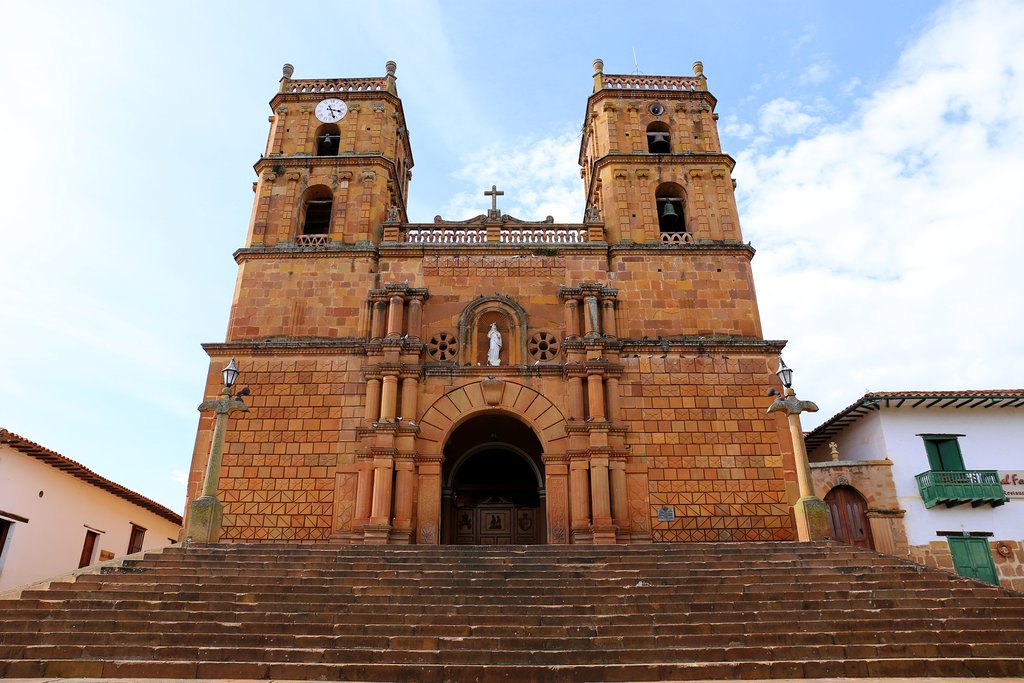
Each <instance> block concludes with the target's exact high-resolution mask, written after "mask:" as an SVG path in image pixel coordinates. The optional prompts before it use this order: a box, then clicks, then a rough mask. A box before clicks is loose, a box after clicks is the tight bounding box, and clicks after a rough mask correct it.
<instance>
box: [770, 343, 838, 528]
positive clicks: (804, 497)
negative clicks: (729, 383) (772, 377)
mask: <svg viewBox="0 0 1024 683" xmlns="http://www.w3.org/2000/svg"><path fill="white" fill-rule="evenodd" d="M775 374H776V375H778V376H779V380H781V381H782V386H784V387H785V393H784V394H783V396H781V397H779V398H776V399H775V400H774V401H773V402H772V404H771V406H769V408H768V412H769V413H774V412H776V411H782V412H784V413H786V415H787V417H788V419H789V435H790V437H791V439H792V441H793V456H794V460H795V461H796V463H795V464H796V481H797V486H798V488H799V491H800V498H799V499H798V500H797V501H796V504H795V505H794V506H793V511H794V513H795V516H796V532H797V538H798V539H799V540H801V541H819V540H822V539H825V538H828V537H829V536H831V534H832V532H831V528H830V527H829V522H828V507H827V506H826V505H825V501H823V500H822V499H821V498H818V497H817V496H816V495H814V482H813V480H812V478H811V465H810V463H809V462H808V460H807V446H806V444H805V443H804V430H803V427H801V426H800V413H803V412H808V413H814V412H817V411H818V406H817V405H815V404H814V402H812V401H801V400H799V399H798V398H797V397H796V392H795V391H793V370H792V369H791V368H789V367H788V366H787V365H786V363H785V362H784V361H783V360H782V356H781V355H780V356H779V369H778V370H777V371H776V372H775ZM773 391H774V390H773Z"/></svg>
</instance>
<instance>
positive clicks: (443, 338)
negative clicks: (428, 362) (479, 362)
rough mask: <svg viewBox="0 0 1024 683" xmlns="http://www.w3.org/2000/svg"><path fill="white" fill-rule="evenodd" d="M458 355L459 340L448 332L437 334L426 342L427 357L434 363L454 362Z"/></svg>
mask: <svg viewBox="0 0 1024 683" xmlns="http://www.w3.org/2000/svg"><path fill="white" fill-rule="evenodd" d="M458 353H459V340H458V339H456V338H455V335H454V334H451V333H449V332H438V333H437V334H435V335H434V336H433V337H431V338H430V341H429V342H427V355H429V356H430V357H431V358H432V359H434V360H436V361H449V360H455V357H456V356H457V355H458Z"/></svg>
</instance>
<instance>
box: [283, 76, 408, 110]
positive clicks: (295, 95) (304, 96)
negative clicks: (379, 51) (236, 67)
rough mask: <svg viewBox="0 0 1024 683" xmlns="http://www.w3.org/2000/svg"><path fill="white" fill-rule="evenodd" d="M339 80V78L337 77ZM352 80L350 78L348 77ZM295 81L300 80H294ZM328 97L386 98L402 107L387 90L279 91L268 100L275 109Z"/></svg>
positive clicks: (312, 102)
mask: <svg viewBox="0 0 1024 683" xmlns="http://www.w3.org/2000/svg"><path fill="white" fill-rule="evenodd" d="M339 80H340V79H339ZM349 80H352V79H349ZM295 82H296V83H300V82H301V81H299V80H296V81H295ZM328 97H337V98H338V99H341V100H345V101H346V102H354V101H356V100H388V101H390V102H391V104H393V105H395V106H396V107H398V108H399V109H401V107H402V100H401V98H399V97H398V95H393V94H392V93H389V92H388V91H387V90H383V89H381V90H339V91H337V92H334V91H331V92H324V91H320V90H317V91H312V90H311V91H309V92H279V93H277V94H276V95H274V97H273V98H271V100H270V108H271V109H272V110H274V111H277V108H278V107H279V106H281V105H282V104H283V105H288V104H293V103H299V102H309V103H311V104H315V103H317V102H319V101H320V100H322V99H325V98H328Z"/></svg>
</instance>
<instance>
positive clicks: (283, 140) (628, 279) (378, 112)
mask: <svg viewBox="0 0 1024 683" xmlns="http://www.w3.org/2000/svg"><path fill="white" fill-rule="evenodd" d="M395 73H396V67H395V64H394V63H393V62H389V63H388V64H387V65H386V73H385V75H384V76H383V77H370V78H325V79H296V78H293V68H292V67H291V66H290V65H285V68H284V75H283V78H282V79H281V82H280V88H279V91H278V92H277V93H276V94H275V95H274V96H273V98H272V99H271V101H270V107H271V112H272V113H271V116H270V119H269V120H270V131H269V136H268V141H267V146H266V149H265V150H264V152H263V154H262V155H260V156H259V161H258V162H257V163H256V165H255V170H256V174H257V180H256V182H255V184H254V192H255V199H254V206H253V212H252V218H251V221H250V224H249V231H248V235H247V237H246V239H245V244H244V246H243V247H242V248H240V249H238V250H237V251H236V252H235V254H234V258H235V261H236V262H237V264H238V279H237V284H236V287H235V293H234V299H233V303H232V306H231V312H230V319H229V323H228V331H227V338H226V341H224V342H223V343H210V344H206V345H204V349H205V350H206V351H207V353H208V354H209V356H210V366H209V373H208V376H207V381H206V389H205V391H206V396H207V397H208V398H209V397H214V396H216V395H217V394H218V392H220V390H221V388H222V383H221V368H223V367H224V366H225V365H226V364H227V363H228V362H229V361H230V360H231V359H232V358H235V359H236V360H237V366H238V368H239V370H240V371H241V376H240V379H239V386H245V387H248V388H249V389H250V391H251V393H250V394H249V395H248V396H247V397H246V398H245V401H246V402H247V403H248V405H249V411H248V412H247V413H235V414H234V415H233V416H232V417H231V418H230V419H229V422H228V427H227V431H226V446H225V450H224V456H223V462H222V466H221V469H220V480H219V489H218V497H219V499H220V501H222V503H223V520H222V531H221V540H224V541H292V540H294V541H333V542H342V543H372V544H401V543H417V544H541V543H548V544H565V543H599V544H607V543H631V542H650V541H663V542H685V541H733V540H737V541H739V540H747V541H771V540H790V539H793V538H794V524H793V521H792V517H791V506H792V504H793V502H794V501H795V500H796V498H797V489H796V476H795V473H794V466H793V453H792V450H793V449H792V445H791V442H790V437H789V432H788V427H787V423H786V421H785V418H784V417H776V416H774V415H769V414H766V412H765V409H766V407H767V405H768V403H770V400H771V399H769V398H768V397H767V393H768V390H769V389H770V388H772V387H777V386H778V383H777V380H776V378H775V376H774V374H773V373H774V370H775V367H776V365H775V364H776V361H775V359H776V357H777V356H778V354H779V352H780V350H781V348H782V346H783V344H784V343H783V342H781V341H771V340H765V339H763V338H762V333H761V323H760V319H759V315H758V308H757V299H756V295H755V291H754V282H753V278H752V274H751V259H752V258H753V256H754V249H753V248H752V247H751V245H750V244H748V243H745V242H744V241H743V237H742V235H741V232H740V225H739V219H738V216H737V208H736V201H735V196H734V183H733V180H732V169H733V165H734V161H733V159H732V158H731V157H729V156H728V155H726V154H724V153H722V151H721V145H720V142H719V138H718V128H717V119H718V115H717V114H716V113H715V105H716V100H715V98H714V96H713V95H712V94H711V93H710V92H709V91H708V89H707V80H706V78H705V76H704V74H703V66H702V65H701V63H700V62H696V63H695V64H694V65H693V75H692V76H646V75H613V74H606V73H604V71H603V63H602V62H601V61H600V60H597V61H595V62H594V75H593V81H594V84H593V94H592V95H591V96H590V97H589V99H588V100H587V102H586V103H585V105H586V106H585V110H584V112H583V113H584V118H583V121H584V124H583V130H582V140H581V143H580V154H579V163H580V167H581V169H582V171H581V175H582V178H583V192H584V193H585V198H586V201H585V206H586V210H585V214H584V216H582V217H581V218H582V222H580V223H572V224H567V223H555V222H553V220H552V219H551V218H548V219H547V220H543V221H527V220H522V219H519V218H516V217H514V216H510V215H507V214H505V213H503V212H502V210H501V208H500V206H499V204H500V201H501V195H502V192H501V190H500V188H498V187H495V186H494V185H492V184H491V183H490V182H489V180H490V179H486V178H481V179H480V181H481V187H480V190H481V192H482V195H481V204H482V207H483V210H484V211H485V212H484V213H481V214H480V215H478V216H476V217H473V218H470V219H468V220H448V219H445V218H442V217H441V216H437V217H435V218H434V220H433V222H431V223H413V222H410V221H409V218H408V214H407V208H406V207H407V202H408V197H409V194H408V193H409V186H410V180H411V178H412V167H413V154H412V140H411V139H410V135H409V129H408V126H407V122H406V118H405V112H404V111H403V108H402V101H401V99H399V97H398V90H397V85H396V76H395ZM581 104H582V103H581ZM254 156H255V154H254ZM488 188H490V189H488ZM488 207H489V208H488ZM212 431H213V417H212V415H209V414H203V416H202V417H201V419H200V423H199V429H198V435H197V439H196V446H195V452H194V455H193V460H192V466H191V476H190V482H189V499H190V500H193V499H195V498H196V497H197V496H198V495H199V492H200V487H201V485H202V481H203V477H204V469H205V467H206V462H207V454H208V453H209V451H210V442H211V432H212Z"/></svg>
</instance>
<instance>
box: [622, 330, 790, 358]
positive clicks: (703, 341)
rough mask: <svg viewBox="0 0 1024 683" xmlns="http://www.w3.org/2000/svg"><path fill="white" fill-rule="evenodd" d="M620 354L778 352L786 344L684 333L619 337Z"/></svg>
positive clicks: (746, 338)
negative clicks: (678, 334) (661, 335)
mask: <svg viewBox="0 0 1024 683" xmlns="http://www.w3.org/2000/svg"><path fill="white" fill-rule="evenodd" d="M619 341H620V342H621V344H622V356H623V357H625V356H626V354H627V353H630V352H632V353H639V352H641V351H643V352H645V353H659V354H660V353H672V352H676V353H678V352H680V351H682V350H685V351H688V352H691V353H692V352H693V351H696V352H697V355H700V354H701V353H722V352H727V351H734V352H742V351H750V352H754V353H759V354H761V353H772V354H776V355H777V354H779V353H780V352H781V351H782V349H783V348H784V347H785V346H786V341H785V340H778V339H754V338H751V337H704V336H698V335H685V336H679V337H663V338H661V339H620V340H619Z"/></svg>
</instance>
